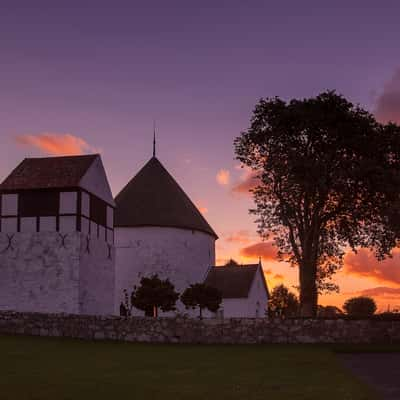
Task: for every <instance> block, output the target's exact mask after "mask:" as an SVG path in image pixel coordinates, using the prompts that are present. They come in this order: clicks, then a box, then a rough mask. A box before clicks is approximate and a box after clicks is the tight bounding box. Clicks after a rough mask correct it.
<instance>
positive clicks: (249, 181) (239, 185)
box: [232, 171, 260, 195]
mask: <svg viewBox="0 0 400 400" xmlns="http://www.w3.org/2000/svg"><path fill="white" fill-rule="evenodd" d="M259 183H260V181H259V179H258V178H257V173H256V172H254V171H247V172H246V173H245V174H244V175H243V176H242V177H241V178H240V180H239V181H238V182H236V183H235V184H234V185H233V186H232V192H233V193H241V194H247V195H251V192H250V190H253V189H255V188H256V187H257V186H258V185H259Z"/></svg>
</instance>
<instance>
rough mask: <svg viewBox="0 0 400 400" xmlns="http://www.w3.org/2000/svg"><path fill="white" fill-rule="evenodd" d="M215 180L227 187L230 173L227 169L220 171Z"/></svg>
mask: <svg viewBox="0 0 400 400" xmlns="http://www.w3.org/2000/svg"><path fill="white" fill-rule="evenodd" d="M215 178H216V180H217V182H218V183H219V184H220V185H228V184H229V181H230V173H229V171H228V170H227V169H220V170H219V171H218V173H217V176H216V177H215Z"/></svg>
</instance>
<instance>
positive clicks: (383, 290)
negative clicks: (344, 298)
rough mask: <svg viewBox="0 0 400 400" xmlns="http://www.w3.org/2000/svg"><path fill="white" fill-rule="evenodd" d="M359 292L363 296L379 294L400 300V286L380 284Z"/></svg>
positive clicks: (382, 296)
mask: <svg viewBox="0 0 400 400" xmlns="http://www.w3.org/2000/svg"><path fill="white" fill-rule="evenodd" d="M359 293H360V294H361V295H363V296H379V297H381V298H385V299H388V300H400V288H392V287H387V286H378V287H374V288H369V289H364V290H361V291H360V292H359Z"/></svg>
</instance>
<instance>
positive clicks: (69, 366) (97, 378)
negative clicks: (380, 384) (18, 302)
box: [0, 336, 375, 400]
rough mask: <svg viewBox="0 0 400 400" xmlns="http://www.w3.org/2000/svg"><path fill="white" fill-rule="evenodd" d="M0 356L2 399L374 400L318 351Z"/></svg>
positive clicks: (87, 348)
mask: <svg viewBox="0 0 400 400" xmlns="http://www.w3.org/2000/svg"><path fill="white" fill-rule="evenodd" d="M0 354H1V364H0V365H1V366H0V399H12V400H25V399H30V400H33V399H35V400H65V399H73V400H80V399H85V400H88V399H96V400H101V399H107V400H119V399H123V400H125V399H135V400H142V399H143V400H148V399H149V400H151V399H160V400H161V399H162V400H169V399H174V400H179V399H205V400H213V399H218V400H230V399H242V400H253V399H257V400H258V399H263V400H269V399H273V400H281V399H285V400H286V399H299V400H302V399H304V400H306V399H318V400H319V399H323V400H330V399H332V400H338V399H339V400H347V399H348V400H350V399H351V400H361V399H364V400H367V399H368V400H369V399H375V397H374V396H373V395H372V394H371V393H370V392H369V390H368V388H366V387H365V386H363V385H362V384H361V383H360V382H359V381H358V380H356V379H355V378H353V377H352V376H351V375H350V374H349V373H347V372H346V371H345V370H344V369H343V368H342V366H341V363H340V362H339V361H338V360H337V358H336V356H335V354H334V353H333V352H332V351H331V350H330V349H329V348H328V347H323V346H306V345H304V346H303V345H255V346H228V345H227V346H189V345H145V344H129V343H116V342H84V341H78V340H68V339H52V338H38V337H37V338H35V337H12V336H0Z"/></svg>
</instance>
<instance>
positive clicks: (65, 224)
mask: <svg viewBox="0 0 400 400" xmlns="http://www.w3.org/2000/svg"><path fill="white" fill-rule="evenodd" d="M75 231H76V217H75V216H65V215H63V216H61V217H60V232H63V233H71V232H75Z"/></svg>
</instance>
